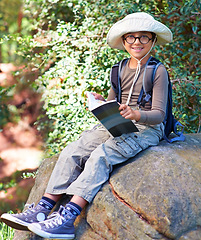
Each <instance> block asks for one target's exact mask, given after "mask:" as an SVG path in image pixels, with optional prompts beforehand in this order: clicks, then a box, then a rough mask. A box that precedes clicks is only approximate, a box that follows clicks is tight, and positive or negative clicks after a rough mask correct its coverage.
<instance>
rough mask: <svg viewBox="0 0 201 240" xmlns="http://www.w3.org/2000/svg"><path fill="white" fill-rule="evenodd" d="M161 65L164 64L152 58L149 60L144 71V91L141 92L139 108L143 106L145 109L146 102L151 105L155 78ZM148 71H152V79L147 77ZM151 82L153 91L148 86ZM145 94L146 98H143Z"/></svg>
mask: <svg viewBox="0 0 201 240" xmlns="http://www.w3.org/2000/svg"><path fill="white" fill-rule="evenodd" d="M161 64H162V63H161V62H160V61H159V60H158V59H156V58H154V57H150V58H149V59H148V61H147V63H146V65H145V69H144V74H143V84H142V89H141V91H140V95H139V97H138V100H137V104H138V106H139V107H141V106H143V107H144V105H145V103H146V102H150V104H151V97H152V86H153V82H154V78H155V75H156V71H157V69H158V67H159V66H160V65H161ZM147 69H149V71H152V72H151V73H150V75H151V78H148V77H147V74H146V71H147ZM150 81H151V89H147V85H150V84H149V83H150ZM143 94H145V97H144V98H143Z"/></svg>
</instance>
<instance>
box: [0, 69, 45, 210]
mask: <svg viewBox="0 0 201 240" xmlns="http://www.w3.org/2000/svg"><path fill="white" fill-rule="evenodd" d="M14 70H16V68H15V67H14V66H13V65H12V64H0V85H2V86H5V85H7V84H8V85H12V84H14V83H15V80H14V79H13V77H12V74H11V73H12V71H14ZM10 104H13V105H15V106H16V107H17V108H18V109H20V108H22V109H23V111H21V112H22V113H21V115H20V116H21V119H20V121H18V122H17V123H7V124H6V126H4V128H3V131H1V132H0V214H1V213H2V212H7V211H9V210H12V211H14V212H16V211H17V210H20V209H21V208H22V207H23V205H24V203H25V202H26V200H27V197H28V195H29V192H30V189H31V188H32V186H33V184H34V179H33V178H26V179H24V178H23V177H22V176H23V173H32V172H35V171H36V170H37V168H38V166H39V164H40V161H41V160H42V157H43V151H42V150H41V149H42V146H43V142H42V138H41V137H40V133H39V132H38V131H37V130H36V128H35V127H34V124H33V123H34V122H35V121H36V119H37V116H38V114H39V108H40V96H38V95H37V94H35V93H33V92H31V91H30V89H28V88H22V89H20V90H19V92H17V93H16V94H15V95H14V97H13V98H12V100H11V102H10ZM8 183H10V185H9V186H7V184H8Z"/></svg>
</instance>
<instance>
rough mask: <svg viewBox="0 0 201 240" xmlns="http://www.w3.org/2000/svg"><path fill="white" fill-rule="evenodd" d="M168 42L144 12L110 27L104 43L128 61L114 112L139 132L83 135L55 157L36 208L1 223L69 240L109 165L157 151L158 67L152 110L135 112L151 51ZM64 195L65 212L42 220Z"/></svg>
mask: <svg viewBox="0 0 201 240" xmlns="http://www.w3.org/2000/svg"><path fill="white" fill-rule="evenodd" d="M171 41H172V33H171V31H170V29H169V28H167V27H166V26H165V25H163V24H162V23H160V22H158V21H156V20H154V18H153V17H151V16H150V15H149V14H146V13H143V12H139V13H133V14H130V15H128V16H127V17H125V18H124V19H122V20H121V21H118V22H117V23H116V24H114V25H113V26H112V28H111V29H110V31H109V33H108V35H107V43H108V44H109V46H110V47H112V48H117V49H125V50H126V51H127V52H128V53H129V54H130V56H131V57H130V59H129V61H128V62H127V63H126V66H125V68H124V71H123V74H122V77H121V104H120V107H119V111H120V113H121V115H122V116H123V117H124V118H126V119H131V120H133V121H135V124H137V127H138V129H139V130H140V131H139V132H137V133H128V134H123V135H122V136H120V137H115V138H112V137H111V136H110V135H109V134H108V132H107V131H106V130H105V129H103V128H102V127H97V126H96V127H95V128H93V129H92V130H91V131H85V132H83V134H81V137H80V139H79V140H77V141H76V142H73V143H71V144H69V145H68V146H67V147H66V148H65V149H64V150H63V151H62V153H61V154H60V157H59V159H58V162H57V164H56V166H55V168H54V170H53V172H52V175H51V177H50V180H49V183H48V186H47V189H46V193H45V194H44V196H43V197H42V199H41V200H40V202H39V203H38V204H37V206H36V207H34V205H31V206H30V207H29V209H28V210H27V211H25V212H23V213H20V214H3V215H2V216H1V219H2V221H4V222H5V223H7V224H8V225H9V226H11V227H13V228H17V229H21V230H26V229H27V228H28V229H29V230H30V231H32V232H34V233H36V234H37V235H39V236H41V237H44V238H58V239H59V238H62V239H72V238H74V236H75V234H74V225H73V223H74V221H75V219H76V217H77V216H78V215H79V214H80V212H81V210H82V208H83V207H84V206H85V205H86V204H87V203H88V202H91V201H92V200H93V198H94V197H95V195H96V193H97V192H98V191H99V189H100V188H101V186H102V184H103V183H105V182H106V181H107V180H108V178H109V174H110V173H111V171H112V168H113V165H116V164H119V163H122V162H125V161H126V160H128V159H129V158H131V157H133V156H135V155H136V154H137V153H139V152H140V151H142V150H144V149H146V148H148V147H150V146H154V145H157V144H158V143H159V141H160V140H161V139H162V137H163V134H164V125H163V120H164V117H165V112H166V103H167V94H168V75H167V71H166V69H165V67H164V66H163V65H160V66H159V67H158V69H157V71H156V74H155V78H154V82H153V94H152V104H150V103H149V102H147V103H146V104H145V106H144V107H141V108H140V109H138V108H137V99H138V96H139V94H140V90H141V88H142V84H143V75H144V71H145V64H146V63H147V61H148V59H149V58H150V51H151V50H152V48H153V46H154V45H155V43H157V44H166V43H169V42H171ZM147 72H148V71H147ZM148 73H149V72H148ZM149 75H150V74H149ZM150 77H151V76H150ZM150 88H151V86H150ZM94 96H95V98H96V99H100V100H103V97H102V96H101V95H99V94H96V93H94ZM115 98H116V94H115V91H114V89H113V87H111V89H110V91H109V95H108V99H107V100H113V99H115ZM63 194H69V195H73V197H72V199H71V201H70V202H69V203H68V204H67V205H66V206H65V207H63V206H60V209H59V211H58V212H57V213H53V214H51V215H50V217H48V219H47V216H48V214H49V213H50V211H51V209H52V208H53V207H54V205H55V204H56V202H57V201H58V200H59V199H60V197H61V196H62V195H63Z"/></svg>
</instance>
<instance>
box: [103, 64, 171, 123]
mask: <svg viewBox="0 0 201 240" xmlns="http://www.w3.org/2000/svg"><path fill="white" fill-rule="evenodd" d="M128 62H129V61H128ZM128 62H127V64H126V66H125V68H124V72H123V74H122V80H121V89H122V95H121V98H122V99H121V100H122V103H124V104H125V103H126V101H127V98H128V94H129V91H130V88H131V85H132V83H133V79H134V75H135V71H136V69H131V68H129V66H128ZM144 69H145V65H143V66H142V67H141V71H140V74H139V77H138V80H137V81H136V83H135V86H134V88H133V93H132V95H131V99H130V103H129V106H130V107H132V108H134V109H135V108H137V100H138V97H139V94H140V91H141V88H142V81H143V74H144ZM151 73H152V71H150V69H149V68H147V70H146V79H148V77H149V75H150V78H151ZM145 84H146V83H145ZM151 87H152V86H151V81H149V82H148V83H147V84H146V89H148V90H149V89H151ZM167 95H168V75H167V71H166V69H165V67H164V65H162V64H161V65H160V66H159V67H158V69H157V71H156V74H155V78H154V82H153V93H152V106H151V105H150V103H146V105H145V107H144V108H141V110H140V113H141V117H140V120H139V121H138V123H142V124H148V125H155V124H159V123H161V122H162V121H163V120H164V118H165V113H166V105H167ZM113 99H115V92H114V90H113V89H112V88H111V89H110V91H109V95H108V98H107V101H109V100H113Z"/></svg>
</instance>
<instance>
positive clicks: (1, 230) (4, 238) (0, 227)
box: [0, 222, 14, 240]
mask: <svg viewBox="0 0 201 240" xmlns="http://www.w3.org/2000/svg"><path fill="white" fill-rule="evenodd" d="M13 237H14V229H12V228H10V227H8V226H7V225H6V224H5V223H3V222H0V239H1V240H12V239H13Z"/></svg>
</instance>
